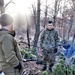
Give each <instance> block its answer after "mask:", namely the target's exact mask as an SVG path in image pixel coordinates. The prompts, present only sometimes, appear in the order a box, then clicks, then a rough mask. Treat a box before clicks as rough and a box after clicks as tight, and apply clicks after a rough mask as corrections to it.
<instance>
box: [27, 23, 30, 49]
mask: <svg viewBox="0 0 75 75" xmlns="http://www.w3.org/2000/svg"><path fill="white" fill-rule="evenodd" d="M27 40H28V48H29V49H30V38H29V24H27Z"/></svg>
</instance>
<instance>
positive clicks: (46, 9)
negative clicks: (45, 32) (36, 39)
mask: <svg viewBox="0 0 75 75" xmlns="http://www.w3.org/2000/svg"><path fill="white" fill-rule="evenodd" d="M47 13H48V6H47V0H46V8H45V20H44V28H45V25H46V23H47Z"/></svg>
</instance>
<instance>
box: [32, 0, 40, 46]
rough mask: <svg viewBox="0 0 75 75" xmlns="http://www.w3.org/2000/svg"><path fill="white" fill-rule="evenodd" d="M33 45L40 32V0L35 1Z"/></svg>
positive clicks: (35, 43) (35, 44)
mask: <svg viewBox="0 0 75 75" xmlns="http://www.w3.org/2000/svg"><path fill="white" fill-rule="evenodd" d="M35 29H36V30H35V36H34V46H33V47H37V42H38V38H39V34H40V0H38V2H37V21H36V26H35Z"/></svg>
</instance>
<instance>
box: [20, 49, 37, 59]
mask: <svg viewBox="0 0 75 75" xmlns="http://www.w3.org/2000/svg"><path fill="white" fill-rule="evenodd" d="M20 52H21V54H22V57H23V58H26V59H34V60H37V57H36V55H34V54H33V53H32V49H28V48H25V49H21V50H20Z"/></svg>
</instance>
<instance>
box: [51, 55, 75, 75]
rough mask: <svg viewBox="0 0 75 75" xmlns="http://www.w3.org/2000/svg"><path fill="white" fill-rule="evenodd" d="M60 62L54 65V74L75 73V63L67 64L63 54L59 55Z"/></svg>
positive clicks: (73, 74)
mask: <svg viewBox="0 0 75 75" xmlns="http://www.w3.org/2000/svg"><path fill="white" fill-rule="evenodd" d="M59 57H60V59H59V63H58V64H57V65H55V67H53V69H52V70H53V75H75V65H74V64H71V65H67V64H65V60H64V59H63V56H62V55H60V56H59Z"/></svg>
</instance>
